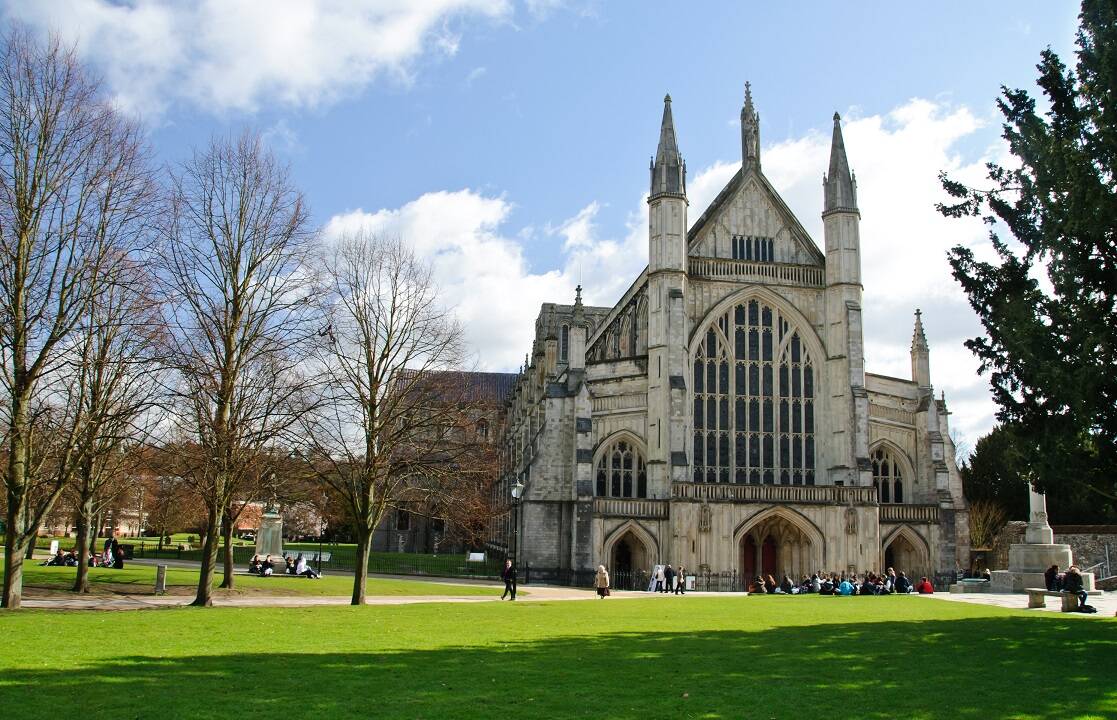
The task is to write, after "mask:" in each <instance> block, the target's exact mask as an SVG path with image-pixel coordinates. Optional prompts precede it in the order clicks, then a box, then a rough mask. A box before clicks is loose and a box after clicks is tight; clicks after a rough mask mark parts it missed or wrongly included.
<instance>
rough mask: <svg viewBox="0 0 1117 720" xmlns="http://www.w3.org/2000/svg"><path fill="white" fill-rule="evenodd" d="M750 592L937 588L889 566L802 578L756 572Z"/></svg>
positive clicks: (829, 592) (827, 592)
mask: <svg viewBox="0 0 1117 720" xmlns="http://www.w3.org/2000/svg"><path fill="white" fill-rule="evenodd" d="M749 592H750V593H752V594H756V595H765V594H774V595H806V594H811V593H815V594H818V595H895V594H900V595H906V594H909V593H919V594H921V595H930V594H932V593H933V592H935V588H934V586H933V585H931V581H930V580H928V579H927V578H926V577H922V578H920V579H919V582H918V583H912V581H911V580H910V579H909V578H908V576H907V575H906V574H904V573H903V572H900V573H899V574H898V575H897V574H896V571H895V570H893V569H892V568H888V570H887V571H885V572H884V574H879V575H878V574H877V573H873V572H870V573H865V574H864V575H862V576H861V577H860V578H859V577H858V576H857V574H856V573H850V574H849V575H847V574H846V573H837V572H835V573H814V574H813V575H811V576H810V577H807V576H806V575H804V576H803V577H802V579H801V580H800V581H799V582H795V581H794V580H792V579H791V576H790V575H784V576H783V580H782V581H780V582H776V579H775V578H774V577H772V576H771V575H768V576H767V577H765V576H764V575H757V576H756V578H755V579H754V580H753V581H752V583H751V584H750V585H749Z"/></svg>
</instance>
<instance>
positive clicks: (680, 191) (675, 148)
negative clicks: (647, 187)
mask: <svg viewBox="0 0 1117 720" xmlns="http://www.w3.org/2000/svg"><path fill="white" fill-rule="evenodd" d="M651 173H652V184H651V196H650V197H649V199H651V198H655V197H657V196H660V195H681V196H683V197H686V163H684V162H683V159H682V156H681V155H679V145H678V143H677V142H676V141H675V120H674V118H673V117H672V116H671V96H670V95H667V96H666V97H664V98H663V121H662V122H661V123H660V126H659V147H658V148H656V151H655V160H654V161H653V162H652V166H651Z"/></svg>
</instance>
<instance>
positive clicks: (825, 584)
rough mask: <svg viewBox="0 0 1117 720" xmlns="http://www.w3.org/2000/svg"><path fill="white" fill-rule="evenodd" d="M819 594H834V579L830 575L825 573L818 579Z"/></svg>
mask: <svg viewBox="0 0 1117 720" xmlns="http://www.w3.org/2000/svg"><path fill="white" fill-rule="evenodd" d="M818 594H819V595H833V594H834V581H833V580H831V579H830V576H829V575H825V576H823V577H822V578H820V579H819V581H818Z"/></svg>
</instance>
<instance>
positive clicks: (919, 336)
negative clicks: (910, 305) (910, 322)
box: [911, 308, 930, 352]
mask: <svg viewBox="0 0 1117 720" xmlns="http://www.w3.org/2000/svg"><path fill="white" fill-rule="evenodd" d="M929 349H930V347H929V346H928V345H927V335H925V334H924V332H923V311H921V310H920V309H919V308H916V309H915V329H914V330H913V331H912V334H911V351H912V352H927V351H928V350H929Z"/></svg>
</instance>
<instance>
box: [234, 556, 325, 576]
mask: <svg viewBox="0 0 1117 720" xmlns="http://www.w3.org/2000/svg"><path fill="white" fill-rule="evenodd" d="M248 572H250V573H251V574H253V575H259V576H260V577H271V576H272V575H274V574H275V563H274V562H273V561H272V558H271V555H265V556H264V559H263V560H261V559H260V556H259V555H253V556H252V560H251V562H249V563H248ZM283 574H284V575H298V576H301V577H307V578H312V579H314V580H317V579H319V578H321V577H322V575H321V573H319V572H318V571H317V570H315V569H314V568H312V567H310V564H309V563H307V561H306V558H304V557H303V554H302V553H299V555H298V557H297V558H296V557H292V556H290V555H288V556H287V557H286V558H285V560H284V566H283Z"/></svg>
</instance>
